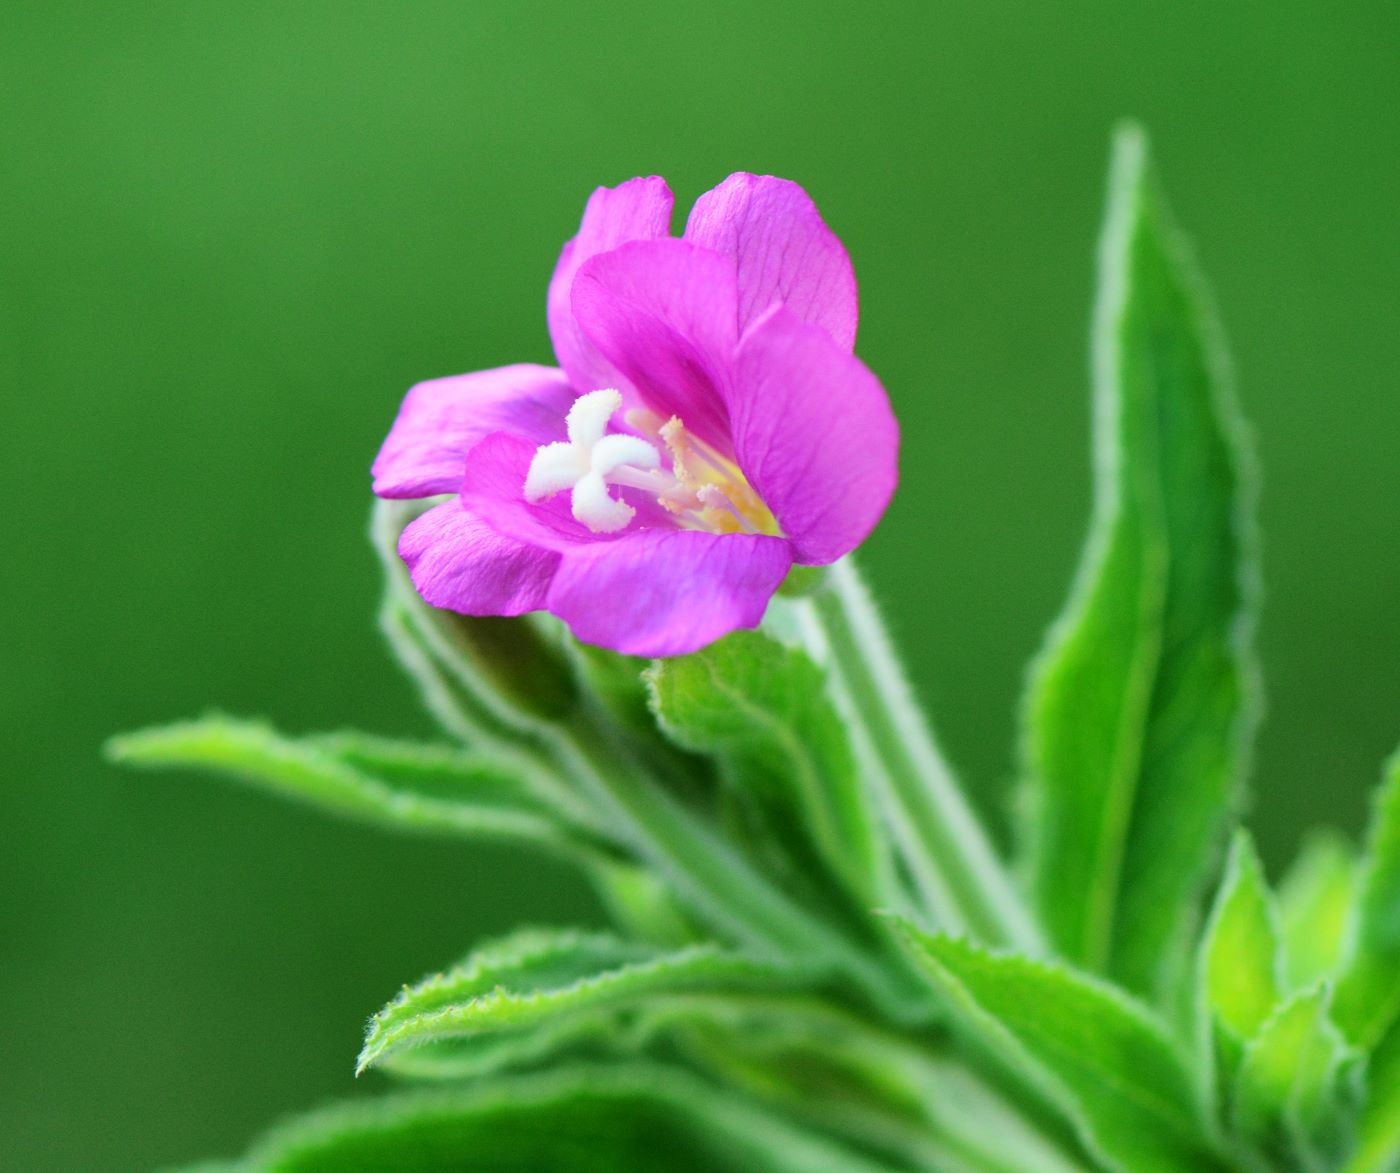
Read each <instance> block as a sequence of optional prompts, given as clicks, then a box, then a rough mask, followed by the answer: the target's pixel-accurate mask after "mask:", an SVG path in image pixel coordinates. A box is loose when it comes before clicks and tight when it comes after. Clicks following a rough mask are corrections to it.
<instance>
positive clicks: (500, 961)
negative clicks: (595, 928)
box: [359, 933, 804, 1075]
mask: <svg viewBox="0 0 1400 1173" xmlns="http://www.w3.org/2000/svg"><path fill="white" fill-rule="evenodd" d="M803 984H804V982H803V975H799V974H797V973H795V972H794V971H792V970H790V969H787V968H784V967H781V966H778V965H775V964H773V963H771V962H766V961H758V960H755V959H753V958H749V957H745V956H743V955H741V954H737V953H732V952H727V951H725V950H722V949H720V948H718V947H717V946H713V945H697V946H691V947H689V948H685V949H681V950H678V951H676V952H672V953H659V952H657V951H656V950H654V949H650V948H648V947H647V946H643V945H637V944H633V943H628V942H623V941H621V940H619V939H617V938H612V937H609V936H606V935H600V934H579V933H556V934H539V933H536V934H532V935H531V936H530V937H528V938H526V939H524V940H518V939H516V938H511V939H509V940H508V941H507V942H506V943H505V945H503V946H502V945H498V946H496V947H494V948H492V949H488V950H487V951H485V952H484V953H478V954H477V955H475V956H473V957H470V958H468V960H467V962H466V963H465V964H464V965H462V966H461V967H459V968H457V969H455V970H452V971H450V972H448V973H446V974H440V975H437V976H435V977H433V978H429V979H428V980H427V981H425V982H422V983H420V984H419V985H417V986H414V987H411V988H408V989H405V990H404V992H403V993H402V994H400V995H399V997H398V998H396V999H395V1000H394V1001H393V1002H391V1003H390V1004H389V1005H388V1006H386V1007H385V1008H384V1009H383V1010H382V1011H380V1012H379V1014H377V1015H376V1016H375V1018H374V1020H373V1021H372V1022H371V1024H370V1029H369V1034H368V1036H367V1038H366V1040H365V1046H364V1050H363V1051H362V1052H361V1054H360V1060H359V1068H360V1070H361V1071H363V1070H364V1069H365V1068H367V1067H370V1066H374V1065H377V1064H386V1063H387V1064H389V1065H391V1066H394V1067H396V1068H398V1069H400V1070H404V1071H406V1072H409V1073H413V1072H417V1073H420V1074H444V1073H448V1074H452V1075H460V1074H465V1073H467V1072H469V1071H470V1072H474V1071H478V1070H482V1069H486V1068H490V1067H498V1066H501V1065H503V1064H505V1063H509V1062H514V1061H516V1060H517V1059H520V1058H528V1059H530V1060H534V1059H537V1058H539V1057H540V1056H541V1055H543V1054H547V1053H548V1052H550V1051H551V1050H554V1049H556V1048H561V1047H564V1046H571V1045H573V1044H575V1043H577V1042H579V1041H581V1040H585V1039H596V1038H599V1037H604V1038H610V1039H612V1040H614V1041H620V1042H623V1043H624V1044H625V1045H629V1046H630V1045H635V1044H634V1042H633V1040H632V1039H629V1038H628V1037H627V1030H626V1028H627V1027H629V1026H630V1027H631V1028H633V1030H634V1032H635V1039H636V1041H638V1042H639V1041H644V1040H645V1038H646V1037H647V1036H648V1035H649V1034H650V1033H651V1031H652V1029H653V1026H652V1020H653V1019H656V1018H658V1017H660V1018H662V1019H665V1020H667V1021H677V1020H680V1021H683V1020H684V1019H685V1018H686V1016H687V1015H688V1014H690V1013H691V1012H692V1011H693V1012H694V1013H696V1014H697V1015H700V1016H702V1017H703V1016H704V1015H705V1014H706V1013H708V1011H707V1007H709V1006H710V1005H712V1004H714V1003H716V1002H719V1003H723V1002H724V1000H725V999H726V998H730V997H732V996H735V995H740V994H747V993H753V992H787V991H792V990H793V989H794V988H800V987H801V986H802V985H803ZM442 1043H452V1044H453V1045H452V1046H451V1047H449V1048H447V1049H445V1050H444V1049H443V1048H441V1047H435V1048H434V1049H432V1050H427V1051H422V1052H420V1051H419V1049H420V1048H424V1047H427V1046H429V1045H430V1044H442Z"/></svg>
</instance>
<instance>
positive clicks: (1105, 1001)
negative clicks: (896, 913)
mask: <svg viewBox="0 0 1400 1173" xmlns="http://www.w3.org/2000/svg"><path fill="white" fill-rule="evenodd" d="M906 936H907V938H908V941H909V945H910V948H911V949H912V951H913V952H914V954H915V956H916V957H917V958H918V959H919V960H920V961H921V962H922V963H923V964H924V965H925V967H926V969H927V972H928V973H929V975H930V977H931V978H932V979H933V982H934V984H935V985H936V986H937V988H938V989H940V990H941V991H942V993H943V995H944V997H945V998H946V1000H947V1001H948V1003H949V1005H950V1006H951V1007H952V1009H953V1011H954V1012H955V1013H956V1014H958V1015H960V1017H961V1018H962V1020H963V1021H964V1023H965V1025H966V1027H967V1030H968V1032H969V1036H970V1038H971V1039H972V1040H973V1041H975V1042H976V1043H978V1044H980V1045H982V1046H983V1047H985V1048H986V1049H988V1050H990V1051H991V1052H992V1053H994V1054H996V1055H998V1056H1000V1058H1001V1060H1002V1061H1003V1062H1004V1063H1006V1064H1007V1065H1008V1066H1009V1067H1010V1069H1011V1070H1012V1071H1013V1072H1014V1073H1015V1074H1016V1076H1017V1078H1018V1079H1019V1080H1021V1081H1024V1082H1025V1084H1026V1085H1027V1088H1028V1090H1030V1089H1037V1090H1039V1092H1040V1093H1042V1094H1044V1095H1045V1096H1047V1097H1048V1098H1049V1099H1050V1100H1051V1101H1052V1102H1053V1103H1055V1104H1056V1105H1057V1106H1058V1107H1059V1108H1060V1110H1061V1111H1063V1112H1064V1113H1065V1114H1066V1116H1067V1117H1068V1118H1069V1119H1070V1121H1071V1122H1072V1123H1073V1124H1074V1126H1075V1127H1076V1129H1077V1130H1078V1132H1079V1134H1080V1136H1081V1138H1082V1140H1083V1141H1084V1143H1085V1145H1086V1146H1088V1147H1089V1149H1090V1150H1091V1151H1092V1152H1094V1153H1095V1154H1096V1156H1097V1157H1098V1158H1099V1159H1100V1160H1101V1162H1102V1163H1103V1164H1104V1165H1105V1166H1106V1167H1107V1168H1110V1169H1114V1170H1120V1171H1122V1173H1158V1171H1160V1173H1177V1171H1179V1170H1182V1169H1191V1170H1197V1171H1200V1173H1205V1171H1208V1170H1220V1169H1223V1168H1224V1166H1223V1165H1222V1164H1221V1163H1220V1160H1219V1158H1218V1157H1217V1156H1216V1155H1215V1153H1214V1152H1213V1150H1212V1147H1211V1141H1210V1138H1209V1136H1208V1134H1207V1132H1206V1130H1205V1127H1204V1125H1203V1124H1202V1121H1201V1115H1200V1110H1199V1107H1198V1105H1197V1101H1196V1093H1195V1089H1194V1088H1193V1086H1192V1083H1191V1079H1190V1077H1189V1076H1188V1074H1187V1070H1186V1066H1185V1062H1184V1059H1183V1057H1182V1055H1181V1054H1180V1053H1179V1051H1178V1050H1177V1048H1176V1047H1175V1046H1174V1045H1173V1043H1172V1041H1171V1040H1170V1038H1169V1037H1168V1035H1167V1034H1166V1032H1165V1030H1164V1028H1163V1027H1162V1026H1161V1024H1160V1023H1158V1022H1157V1021H1156V1019H1154V1018H1153V1017H1152V1015H1151V1014H1150V1013H1149V1012H1148V1011H1147V1010H1146V1009H1145V1008H1143V1007H1142V1006H1140V1005H1139V1004H1137V1003H1136V1002H1134V1001H1132V1000H1131V999H1130V998H1128V997H1127V996H1126V995H1124V994H1123V993H1122V992H1121V991H1119V990H1117V989H1115V988H1113V987H1111V986H1109V985H1107V984H1106V983H1103V982H1100V981H1097V980H1095V979H1092V978H1090V977H1088V976H1086V975H1082V974H1077V973H1074V972H1073V971H1071V970H1068V969H1065V968H1063V967H1061V966H1056V965H1051V964H1047V963H1043V962H1037V961H1031V960H1029V959H1027V958H1024V957H1018V956H1014V955H999V954H993V953H989V952H986V951H984V950H982V949H980V948H978V947H976V946H974V945H971V944H969V943H967V942H966V941H962V940H957V939H954V938H951V937H945V936H930V935H928V934H924V933H921V932H919V931H918V930H916V929H914V928H912V927H910V926H906Z"/></svg>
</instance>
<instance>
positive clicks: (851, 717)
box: [797, 558, 1040, 951]
mask: <svg viewBox="0 0 1400 1173" xmlns="http://www.w3.org/2000/svg"><path fill="white" fill-rule="evenodd" d="M797 606H798V607H799V609H800V614H801V616H802V633H803V636H804V638H805V639H806V641H807V643H808V646H809V648H810V650H811V651H812V653H813V654H814V655H815V656H816V657H817V658H818V660H819V661H822V662H824V663H825V664H826V666H827V668H828V671H829V672H830V674H831V684H832V690H833V692H834V694H835V700H836V703H837V705H838V707H839V708H840V709H841V711H842V713H843V715H844V716H845V718H846V720H847V721H848V722H849V724H850V727H851V730H852V734H853V739H854V745H855V750H856V753H857V755H858V757H859V759H860V761H861V764H862V767H863V768H864V771H865V773H866V776H867V777H868V778H869V779H870V782H871V784H872V785H873V786H874V787H875V788H876V792H877V795H878V798H879V800H880V802H881V805H882V806H883V807H884V808H885V811H886V814H887V817H888V822H889V825H890V830H891V832H892V834H893V835H894V837H895V839H896V842H897V843H898V845H899V848H900V851H901V854H902V856H903V858H904V861H905V863H906V865H907V866H908V868H909V871H910V874H911V876H912V877H913V880H914V883H915V886H916V888H917V890H918V893H919V895H920V896H921V897H922V900H923V902H924V904H925V907H926V912H927V913H928V915H929V916H930V917H932V918H933V919H934V921H935V922H936V923H937V924H938V925H939V926H940V927H942V928H944V929H947V930H949V931H951V932H967V933H972V934H974V935H976V936H977V937H979V938H981V939H982V940H984V941H987V942H990V943H992V944H998V945H1012V946H1016V947H1018V948H1021V949H1025V950H1030V951H1038V949H1039V947H1040V943H1039V934H1038V932H1037V931H1036V928H1035V924H1034V922H1033V921H1032V920H1031V917H1030V915H1029V913H1028V911H1027V910H1026V907H1025V905H1024V904H1023V902H1022V901H1021V899H1020V896H1019V894H1018V893H1017V891H1016V889H1015V887H1014V885H1013V884H1012V881H1011V878H1010V876H1009V874H1008V873H1007V870H1006V868H1005V866H1004V865H1003V863H1002V861H1001V860H1000V858H999V857H998V856H997V853H996V851H995V850H994V849H993V847H992V844H991V840H990V839H989V838H988V836H987V833H986V831H985V829H984V828H983V827H982V825H981V823H980V821H979V820H978V818H977V815H976V814H975V813H974V812H973V810H972V808H971V807H970V806H969V805H968V803H967V800H966V798H965V797H964V796H963V794H962V792H961V790H959V789H958V786H957V783H956V782H955V781H954V779H953V776H952V772H951V770H950V769H949V767H948V765H947V763H946V762H945V761H944V759H943V755H942V754H941V753H940V752H939V749H938V746H937V744H936V743H935V741H934V739H933V735H932V734H931V733H930V731H929V728H928V725H927V724H926V722H925V721H924V718H923V715H922V714H921V713H920V712H919V710H918V708H917V706H916V705H915V704H914V701H913V698H912V696H911V693H910V688H909V683H908V681H907V679H906V678H905V675H904V672H903V669H902V668H901V667H900V664H899V662H898V660H897V659H896V658H895V654H894V650H893V648H892V647H891V645H890V640H889V636H888V635H887V634H886V632H885V628H884V625H883V623H882V622H881V620H880V616H879V613H878V611H877V610H876V608H875V604H874V602H873V601H872V600H871V598H870V594H869V592H868V591H867V590H866V587H865V584H864V583H863V582H862V581H861V579H860V576H859V574H858V573H857V571H856V568H855V566H854V564H853V563H852V562H851V560H850V559H849V558H847V559H844V560H843V561H842V562H840V563H837V564H836V565H835V566H832V567H831V568H830V569H829V571H828V572H827V578H826V582H825V583H824V585H823V586H822V587H821V588H820V589H819V590H817V591H816V592H815V593H814V594H813V595H811V596H809V597H808V598H805V599H802V600H800V601H799V602H798V604H797Z"/></svg>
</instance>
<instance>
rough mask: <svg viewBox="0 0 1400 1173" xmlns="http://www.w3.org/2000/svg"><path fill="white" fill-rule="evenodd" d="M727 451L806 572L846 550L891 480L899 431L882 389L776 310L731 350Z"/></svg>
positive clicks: (871, 521)
mask: <svg viewBox="0 0 1400 1173" xmlns="http://www.w3.org/2000/svg"><path fill="white" fill-rule="evenodd" d="M729 414H730V418H731V419H732V421H733V428H734V452H735V455H736V457H737V459H738V462H739V467H740V468H742V469H743V470H744V475H745V476H747V477H748V479H749V482H750V483H751V484H752V485H753V487H754V488H755V489H757V490H758V493H759V496H761V497H762V498H763V500H764V502H765V503H766V504H767V506H768V508H769V509H771V510H772V511H773V514H774V516H775V517H776V518H777V519H778V524H779V525H780V526H782V529H783V533H784V534H786V535H787V536H788V538H789V539H790V540H791V541H792V544H793V558H794V560H795V561H797V562H801V563H805V564H807V565H821V564H824V563H827V562H834V561H835V560H836V559H837V558H840V557H841V555H843V554H845V553H847V552H848V551H850V550H852V549H854V548H855V547H856V546H858V545H859V544H860V543H861V542H862V541H864V540H865V538H866V536H867V535H868V534H869V533H870V531H871V530H872V529H874V528H875V524H876V522H878V521H879V520H880V516H881V515H882V514H883V513H884V512H885V507H886V506H887V505H888V504H889V500H890V497H891V496H892V495H893V493H894V487H895V483H896V481H897V480H898V478H899V470H898V454H899V427H898V425H897V424H896V423H895V418H894V413H893V412H892V411H891V410H890V403H889V399H888V398H887V397H886V395H885V389H884V388H883V387H882V386H881V385H880V381H879V380H878V379H876V378H875V376H874V375H873V374H871V373H870V371H869V370H868V369H867V368H866V366H865V364H864V363H862V362H861V361H860V360H859V359H858V358H856V357H855V356H854V355H852V354H847V353H846V352H845V351H844V350H843V349H842V348H841V347H840V346H839V345H837V343H836V342H834V341H833V340H832V338H831V336H830V335H829V334H827V333H826V331H825V330H822V329H821V328H819V327H817V326H810V325H805V324H803V323H802V322H799V321H798V320H797V318H796V317H795V316H794V315H793V313H792V312H791V311H790V310H787V309H785V308H782V307H777V308H775V309H774V310H772V311H771V312H770V313H769V314H768V315H767V316H766V317H764V318H763V319H762V320H760V321H759V322H758V323H757V324H756V325H754V326H753V327H752V328H751V329H750V330H749V332H748V333H747V334H746V335H745V336H744V339H743V341H742V342H741V343H740V344H739V357H738V363H737V366H736V371H735V383H734V386H733V388H732V390H731V393H730V396H729Z"/></svg>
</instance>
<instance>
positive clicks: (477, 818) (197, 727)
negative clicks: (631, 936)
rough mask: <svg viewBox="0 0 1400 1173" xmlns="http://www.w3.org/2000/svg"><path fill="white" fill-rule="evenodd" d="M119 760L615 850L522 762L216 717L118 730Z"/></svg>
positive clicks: (563, 847)
mask: <svg viewBox="0 0 1400 1173" xmlns="http://www.w3.org/2000/svg"><path fill="white" fill-rule="evenodd" d="M107 752H108V755H109V756H110V757H111V758H112V760H114V761H116V762H120V763H123V764H128V765H137V766H147V767H162V768H182V769H207V770H213V771H216V772H218V773H222V774H227V775H229V776H231V777H234V778H237V779H239V780H240V781H243V782H248V783H251V784H252V785H254V786H258V787H260V788H262V789H264V790H268V791H270V792H272V793H274V794H278V795H281V796H282V797H285V798H290V799H294V800H297V801H300V802H305V803H308V804H310V805H312V806H315V807H317V808H319V809H321V810H324V811H329V812H331V813H333V814H338V815H343V816H346V817H349V818H353V819H356V820H359V821H361V822H367V823H375V824H379V825H383V826H390V827H395V828H399V829H405V830H412V831H419V832H428V833H436V834H446V835H463V836H468V837H473V838H489V839H501V840H509V841H522V842H528V843H532V844H538V845H541V846H544V847H546V848H549V849H552V850H554V851H558V852H563V853H565V854H568V855H574V856H579V855H582V856H585V857H589V858H591V857H594V856H597V855H598V854H599V853H602V854H604V855H605V856H606V855H607V854H608V853H611V852H614V851H615V850H616V848H614V847H613V846H611V845H609V844H608V843H607V841H606V840H605V839H604V838H602V837H601V835H600V834H598V833H596V832H594V831H592V830H591V829H586V828H584V827H582V826H579V825H576V824H572V823H570V822H569V821H568V820H567V819H565V818H564V817H563V816H562V815H561V814H560V813H559V812H558V810H557V809H556V808H555V807H553V806H552V805H550V803H548V802H547V801H546V796H545V795H542V794H541V792H540V787H541V785H543V784H544V783H543V782H542V781H541V779H539V778H536V777H533V776H532V775H531V773H530V771H529V767H528V766H527V765H526V764H525V763H523V762H521V763H510V764H503V763H501V762H499V761H494V760H492V759H489V758H483V757H479V756H475V755H472V754H467V753H463V752H461V751H459V750H454V749H450V748H447V747H441V746H423V745H415V744H411V743H405V742H395V741H389V740H386V739H381V738H371V737H366V736H364V735H361V734H351V733H340V734H330V735H325V736H321V737H309V738H305V739H302V740H297V739H294V738H289V737H285V736H283V735H282V734H280V733H278V732H277V731H276V730H274V729H273V728H272V727H271V726H269V725H267V724H265V723H263V722H261V721H243V720H237V719H234V718H231V717H222V716H210V717H205V718H203V719H201V720H198V721H188V722H183V723H180V724H176V725H166V726H161V727H159V728H155V729H147V730H143V731H141V732H138V733H128V734H125V735H123V736H121V737H116V738H113V739H112V741H110V742H109V743H108V746H107Z"/></svg>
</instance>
